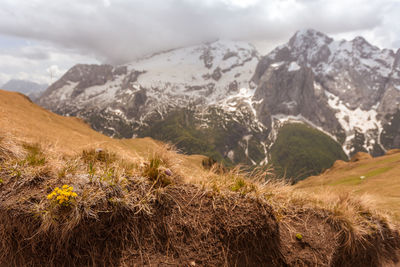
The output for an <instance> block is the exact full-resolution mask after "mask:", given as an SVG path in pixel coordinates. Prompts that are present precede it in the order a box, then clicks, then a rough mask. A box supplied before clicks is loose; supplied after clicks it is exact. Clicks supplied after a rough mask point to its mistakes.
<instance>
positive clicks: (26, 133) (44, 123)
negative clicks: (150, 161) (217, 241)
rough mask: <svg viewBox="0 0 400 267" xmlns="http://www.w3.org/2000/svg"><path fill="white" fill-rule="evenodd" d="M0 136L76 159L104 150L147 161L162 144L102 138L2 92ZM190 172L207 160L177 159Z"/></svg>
mask: <svg viewBox="0 0 400 267" xmlns="http://www.w3.org/2000/svg"><path fill="white" fill-rule="evenodd" d="M0 132H2V133H3V134H6V135H10V136H13V138H17V139H18V140H21V141H23V142H28V143H40V144H41V145H42V146H44V147H49V148H50V149H51V150H52V151H54V152H58V153H60V154H68V155H74V154H76V153H80V152H81V151H82V150H83V149H91V148H103V149H109V150H110V151H113V152H115V153H118V154H119V155H120V156H121V157H123V158H127V159H131V160H137V159H140V158H147V157H148V156H149V155H151V154H152V153H153V152H154V151H156V150H158V149H159V148H160V147H162V146H163V144H162V143H161V142H159V141H156V140H153V139H151V138H136V139H113V138H110V137H107V136H105V135H103V134H100V133H98V132H96V131H94V130H93V129H91V128H90V126H89V125H87V124H86V123H84V122H83V121H82V120H80V119H78V118H75V117H63V116H60V115H57V114H54V113H52V112H50V111H48V110H45V109H43V108H41V107H39V106H38V105H36V104H34V103H32V102H31V101H30V100H29V99H28V98H27V97H25V96H23V95H22V94H18V93H13V92H8V91H3V90H0ZM177 157H178V158H179V159H180V160H182V161H183V166H182V167H183V168H184V169H187V170H188V173H187V177H188V179H189V178H191V177H193V175H192V170H193V169H195V170H201V162H202V160H203V159H205V158H206V157H204V156H200V155H192V156H185V155H177Z"/></svg>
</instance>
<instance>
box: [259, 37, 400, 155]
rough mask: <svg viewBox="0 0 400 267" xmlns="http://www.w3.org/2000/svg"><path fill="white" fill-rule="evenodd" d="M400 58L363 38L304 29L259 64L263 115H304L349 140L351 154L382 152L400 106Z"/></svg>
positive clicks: (398, 55) (319, 125)
mask: <svg viewBox="0 0 400 267" xmlns="http://www.w3.org/2000/svg"><path fill="white" fill-rule="evenodd" d="M399 60H400V50H399V51H397V53H396V54H395V53H394V52H393V51H392V50H389V49H383V50H381V49H379V48H377V47H375V46H372V45H371V44H369V43H368V42H367V41H365V40H364V39H363V38H362V37H356V38H355V39H354V40H352V41H345V40H341V41H335V40H333V39H332V38H329V37H328V36H326V35H324V34H323V33H320V32H318V31H314V30H304V31H299V32H297V33H296V34H295V35H294V36H293V37H292V38H291V39H290V40H289V42H288V43H287V44H285V45H282V46H280V47H277V48H276V49H275V50H273V51H272V52H271V53H270V54H268V55H267V56H265V57H263V58H262V59H261V60H260V63H259V65H258V66H257V69H256V73H255V75H254V82H255V83H256V84H257V85H258V89H257V93H256V99H265V101H266V102H265V103H264V104H263V106H262V107H260V108H259V109H258V114H265V113H266V112H267V111H270V112H271V113H272V115H273V116H272V117H277V118H282V117H283V118H284V119H285V118H286V117H287V115H288V114H289V115H292V116H297V117H299V116H301V117H303V119H304V120H309V121H310V122H312V123H313V124H314V125H316V126H318V127H321V128H322V129H324V130H325V131H327V132H329V133H331V134H333V135H334V136H336V138H337V140H338V141H340V142H344V149H345V151H346V152H348V153H351V152H354V151H356V150H361V148H365V149H366V150H367V151H369V152H371V153H374V154H380V153H382V151H381V150H384V147H382V145H381V142H380V135H381V133H382V130H383V128H384V125H385V124H386V123H390V122H389V121H388V119H385V116H386V115H387V114H392V113H395V112H396V110H397V109H398V108H399V103H400V102H399V100H400V80H399V77H400V72H399V71H400V68H399ZM272 93H274V94H275V95H276V96H272V97H271V94H272ZM277 97H278V98H277ZM332 115H334V116H332ZM261 116H262V115H261ZM343 133H344V134H343ZM360 142H361V143H360ZM392 146H393V144H392V145H387V148H389V147H392Z"/></svg>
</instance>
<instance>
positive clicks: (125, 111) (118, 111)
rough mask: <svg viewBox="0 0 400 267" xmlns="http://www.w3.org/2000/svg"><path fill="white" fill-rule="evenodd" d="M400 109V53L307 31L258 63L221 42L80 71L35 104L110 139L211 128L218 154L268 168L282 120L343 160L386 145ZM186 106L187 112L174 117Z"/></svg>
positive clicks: (248, 50)
mask: <svg viewBox="0 0 400 267" xmlns="http://www.w3.org/2000/svg"><path fill="white" fill-rule="evenodd" d="M398 68H399V70H398ZM399 102H400V52H399V51H398V52H397V53H396V54H395V53H394V52H393V51H391V50H389V49H379V48H378V47H375V46H373V45H371V44H369V43H368V42H367V41H366V40H365V39H364V38H362V37H356V38H354V39H353V40H351V41H346V40H334V39H333V38H331V37H329V36H327V35H326V34H323V33H321V32H319V31H316V30H313V29H306V30H301V31H298V32H296V34H294V35H293V37H292V38H290V40H289V41H288V42H287V43H286V44H283V45H281V46H279V47H277V48H276V49H274V50H273V51H272V52H270V53H269V54H267V55H266V56H264V57H260V56H259V54H258V52H257V50H256V49H255V48H254V46H252V45H251V44H248V43H245V42H235V41H227V40H218V41H215V42H209V43H204V44H200V45H195V46H190V47H183V48H179V49H174V50H170V51H165V52H161V53H157V54H153V55H150V56H148V57H144V58H142V59H138V60H135V61H133V62H131V63H129V64H126V65H123V66H118V67H113V66H110V65H77V66H75V67H74V68H72V69H71V70H70V71H68V72H67V73H66V74H65V75H64V76H63V77H62V78H61V79H60V80H59V81H57V82H56V83H54V84H53V85H52V86H51V87H50V88H49V89H48V90H47V92H46V94H45V95H44V96H43V98H42V99H41V104H42V105H43V106H45V107H47V108H49V109H51V110H53V111H56V112H58V113H60V114H64V115H65V114H68V115H75V116H80V117H83V118H85V119H86V120H87V121H89V122H90V123H91V125H92V127H93V128H95V129H96V130H99V131H102V132H103V133H106V134H108V135H110V136H115V137H126V138H130V137H132V136H136V134H137V133H140V132H142V133H143V131H142V130H143V129H145V128H146V127H148V126H150V125H160V127H161V126H162V125H164V123H167V122H168V123H175V124H174V126H173V127H167V129H174V130H173V133H174V134H177V130H176V129H177V127H178V128H179V129H181V128H184V127H188V125H189V126H190V127H192V128H191V130H190V133H194V131H195V130H199V129H206V128H208V129H210V128H213V127H214V128H213V129H211V130H210V132H212V133H213V134H219V135H218V138H214V139H213V140H217V141H218V142H220V143H218V144H213V145H212V146H214V147H218V151H219V152H218V153H219V154H220V155H222V157H225V158H226V159H229V160H231V161H232V162H239V161H238V159H241V160H245V161H246V162H251V163H252V164H257V163H259V162H261V161H262V162H266V160H267V155H268V149H269V148H270V145H271V144H272V143H273V142H274V140H275V139H274V138H275V137H274V136H275V134H274V133H276V131H275V129H276V127H277V125H280V124H282V123H283V122H285V121H288V120H296V121H303V122H306V123H308V124H310V125H312V126H313V127H315V128H318V129H319V130H322V131H324V132H325V133H327V134H328V135H330V136H331V137H333V138H334V139H336V140H337V141H338V142H339V143H340V144H342V145H343V148H344V150H345V151H346V152H347V154H352V153H355V152H358V151H369V152H371V153H374V154H375V155H378V154H382V153H383V151H384V148H387V147H390V146H391V143H390V142H391V141H388V142H386V143H385V146H383V145H382V144H381V143H380V135H381V134H382V129H383V128H384V124H386V123H388V120H389V119H390V118H392V117H393V116H392V117H390V116H389V117H388V116H386V115H388V114H392V113H393V112H395V111H396V109H397V108H398V106H399ZM187 107H190V112H189V113H187V114H186V113H182V112H181V111H180V110H181V109H184V108H187ZM177 110H178V112H176V111H177ZM171 114H172V115H171ZM171 116H172V117H171ZM178 118H181V119H182V121H180V120H179V119H178ZM163 120H166V121H167V122H165V121H164V122H163ZM160 121H162V122H160ZM155 122H157V123H161V124H155ZM164 126H165V125H164ZM167 126H169V125H167ZM216 129H218V130H216ZM154 131H157V130H154ZM154 131H153V133H154ZM387 132H389V130H388V131H387ZM187 133H188V132H186V134H185V138H187V136H188V135H187ZM222 133H223V134H222ZM225 135H227V136H229V138H228V137H226V136H225ZM167 136H170V135H167ZM164 137H165V136H164ZM176 138H177V139H174V140H181V139H180V137H179V138H178V137H176ZM185 138H184V139H185ZM399 138H400V137H399ZM389 139H390V138H389ZM389 139H388V140H389ZM392 139H393V140H395V138H392ZM392 139H390V140H392ZM185 140H186V139H185ZM194 140H197V141H196V142H198V141H199V140H198V137H196V138H195V139H194ZM396 140H397V139H396ZM164 141H165V140H164ZM392 143H393V142H392ZM387 144H389V145H387ZM393 144H395V143H393ZM196 145H199V144H198V143H196ZM203 145H204V144H203ZM203 145H202V146H203ZM249 146H250V147H249ZM199 147H201V146H199ZM249 151H253V152H249ZM255 151H256V152H255ZM200 152H201V151H200ZM200 152H199V151H198V153H200ZM251 153H253V154H252V155H251Z"/></svg>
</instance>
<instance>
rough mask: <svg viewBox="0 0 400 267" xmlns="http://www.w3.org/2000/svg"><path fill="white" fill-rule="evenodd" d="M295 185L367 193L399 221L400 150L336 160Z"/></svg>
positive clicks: (305, 188)
mask: <svg viewBox="0 0 400 267" xmlns="http://www.w3.org/2000/svg"><path fill="white" fill-rule="evenodd" d="M398 152H400V151H398ZM389 154H390V153H389ZM296 188H298V189H302V190H306V191H308V192H323V191H326V190H333V191H334V192H346V193H349V194H352V195H363V194H368V195H369V198H370V199H371V201H373V202H374V203H375V204H376V206H377V208H378V209H379V210H382V211H385V212H387V213H390V214H391V215H393V216H394V217H395V218H396V220H397V221H399V222H400V205H399V203H400V153H394V154H390V155H385V156H382V157H378V158H372V159H366V160H361V161H357V162H349V163H345V162H337V163H335V165H334V166H333V167H332V168H331V169H329V170H328V171H326V172H325V173H323V174H321V175H319V176H314V177H309V178H307V179H305V180H304V181H301V182H299V183H298V184H297V185H296Z"/></svg>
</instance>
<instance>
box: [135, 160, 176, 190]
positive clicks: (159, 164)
mask: <svg viewBox="0 0 400 267" xmlns="http://www.w3.org/2000/svg"><path fill="white" fill-rule="evenodd" d="M142 174H143V176H145V177H147V178H148V179H149V180H150V181H152V182H153V183H154V184H156V185H159V186H161V187H165V186H167V185H170V184H172V183H173V177H172V172H171V171H170V170H169V169H168V165H167V164H166V162H165V161H164V160H163V159H162V158H161V157H160V155H159V154H154V155H153V156H152V157H151V158H150V159H149V162H147V163H145V166H144V169H143V173H142Z"/></svg>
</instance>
